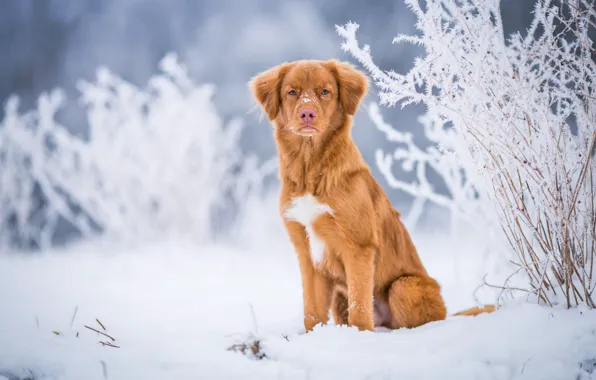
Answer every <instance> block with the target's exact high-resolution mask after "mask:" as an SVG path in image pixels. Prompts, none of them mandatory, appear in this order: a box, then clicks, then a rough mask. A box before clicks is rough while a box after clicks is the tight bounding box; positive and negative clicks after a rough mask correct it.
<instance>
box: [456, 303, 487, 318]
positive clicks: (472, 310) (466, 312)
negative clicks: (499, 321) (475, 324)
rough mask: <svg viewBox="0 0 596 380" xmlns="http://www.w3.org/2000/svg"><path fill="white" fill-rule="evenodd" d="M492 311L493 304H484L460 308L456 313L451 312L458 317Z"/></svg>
mask: <svg viewBox="0 0 596 380" xmlns="http://www.w3.org/2000/svg"><path fill="white" fill-rule="evenodd" d="M493 311H495V305H484V306H482V307H472V308H469V309H466V310H462V311H460V312H458V313H455V314H453V315H454V316H456V317H458V316H468V317H470V316H472V317H473V316H476V315H478V314H483V313H487V314H488V313H492V312H493Z"/></svg>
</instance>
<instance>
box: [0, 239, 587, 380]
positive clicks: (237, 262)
mask: <svg viewBox="0 0 596 380" xmlns="http://www.w3.org/2000/svg"><path fill="white" fill-rule="evenodd" d="M432 244H433V245H434V244H436V247H441V248H442V250H441V251H439V250H437V253H436V254H435V255H426V256H425V257H423V259H424V260H425V263H428V267H429V271H430V272H431V273H434V274H436V276H437V277H438V278H439V281H441V282H442V284H443V287H444V290H445V291H444V294H445V297H446V300H447V304H448V306H449V309H450V312H455V311H457V310H458V309H459V308H460V306H463V305H466V306H472V305H473V300H472V296H471V294H472V291H473V290H474V287H473V284H472V283H466V282H465V281H463V282H462V281H459V282H458V281H456V276H454V275H453V273H452V272H453V266H451V265H448V263H447V262H445V261H444V260H443V261H441V260H440V257H441V256H442V255H443V252H444V250H445V248H446V246H445V244H444V242H441V241H438V240H436V239H435V241H434V243H432ZM424 246H425V244H421V247H422V248H421V252H426V251H432V249H426V248H432V247H426V248H425V247H424ZM443 256H444V255H443ZM466 265H468V266H469V265H471V264H470V262H469V261H468V262H467V264H466ZM441 268H442V272H441ZM468 270H469V268H467V269H466V270H465V271H462V273H465V272H466V271H468ZM0 289H2V292H0V305H1V306H0V342H1V343H2V344H0V379H2V380H4V378H7V379H10V380H22V379H35V380H41V379H44V380H45V379H53V380H81V379H84V380H94V379H126V380H130V379H177V380H179V379H200V378H205V379H335V378H341V379H391V378H400V379H460V380H463V379H518V378H519V379H522V378H523V379H590V378H595V376H596V371H594V363H595V362H594V359H595V358H596V312H594V311H588V310H585V309H574V310H561V309H549V308H544V307H539V306H536V305H530V304H522V303H510V304H508V305H507V306H506V307H505V308H504V309H502V310H499V311H498V312H496V313H494V314H490V315H482V316H478V317H475V318H471V317H457V318H456V317H452V318H449V319H448V320H447V321H441V322H436V323H431V324H428V325H425V326H422V327H420V328H417V329H412V330H398V331H388V330H383V329H379V330H378V331H377V332H375V333H370V332H358V331H356V330H355V329H352V328H348V327H343V326H334V325H329V326H319V327H317V328H316V329H315V330H314V332H313V333H310V334H304V332H303V328H302V299H301V286H300V275H299V272H298V268H297V263H296V259H295V257H294V255H293V253H292V250H291V247H290V245H289V243H287V242H285V241H282V242H281V243H276V242H275V241H271V242H268V247H267V249H265V250H258V249H246V248H238V247H231V246H222V245H212V246H195V245H192V244H184V243H181V242H176V243H172V242H169V243H160V244H153V245H147V246H144V247H115V246H110V245H105V244H104V245H87V246H78V247H73V248H70V249H69V250H68V251H66V252H53V253H44V254H40V255H34V256H23V255H20V256H0ZM458 297H459V298H458ZM102 325H103V327H105V330H104V329H103V327H102ZM85 326H88V327H91V328H93V329H96V330H97V331H100V332H103V333H105V334H107V335H109V336H111V337H112V338H114V340H111V339H110V338H108V337H106V336H104V335H101V334H98V333H97V332H94V331H92V330H90V329H89V328H87V327H85ZM251 334H253V335H254V336H255V337H256V338H257V339H258V340H259V343H260V349H261V350H262V351H263V352H264V353H265V354H266V356H267V357H266V358H265V359H263V360H255V359H254V358H252V359H251V358H250V357H248V356H245V355H242V354H240V353H235V352H231V351H228V350H227V348H228V347H230V346H231V345H232V344H234V343H235V342H236V341H237V340H238V339H240V340H242V339H244V337H246V336H249V335H251ZM99 342H104V343H99ZM105 343H109V344H112V345H114V346H117V347H110V346H108V345H105Z"/></svg>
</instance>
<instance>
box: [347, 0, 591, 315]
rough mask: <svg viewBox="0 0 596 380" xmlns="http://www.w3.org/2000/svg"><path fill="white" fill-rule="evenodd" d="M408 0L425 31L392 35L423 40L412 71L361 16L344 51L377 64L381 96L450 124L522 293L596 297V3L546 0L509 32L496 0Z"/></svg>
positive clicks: (548, 298) (551, 299)
mask: <svg viewBox="0 0 596 380" xmlns="http://www.w3.org/2000/svg"><path fill="white" fill-rule="evenodd" d="M406 3H407V4H408V5H409V7H410V8H411V9H412V11H413V12H414V13H415V14H416V16H417V18H418V22H417V28H418V30H419V31H420V34H419V35H418V36H405V35H400V36H398V37H397V38H396V39H395V40H394V42H396V43H399V42H410V43H414V44H419V45H421V46H423V47H424V48H425V55H424V56H423V57H421V58H418V59H416V60H415V62H414V65H413V67H412V69H411V70H410V71H409V72H408V73H407V74H405V75H401V74H398V73H395V72H392V71H388V72H386V71H383V70H381V69H380V68H378V67H377V66H376V65H375V64H374V61H373V59H372V57H371V54H370V49H369V47H368V46H364V47H362V48H361V47H360V46H359V45H358V42H357V40H356V30H357V28H358V26H357V25H356V24H347V25H346V26H344V27H339V28H338V32H339V33H340V35H341V36H342V37H343V38H344V39H345V42H344V44H343V47H344V49H345V50H347V51H349V52H350V53H351V54H352V55H353V56H354V57H355V58H356V59H358V60H359V61H360V62H361V63H362V64H363V65H364V66H365V67H366V68H367V69H368V70H369V72H370V73H371V75H372V76H373V78H374V80H375V83H376V85H377V87H378V88H379V90H380V93H381V94H380V98H381V103H382V104H386V105H394V104H401V105H402V106H406V105H408V104H414V103H424V104H425V105H426V107H427V117H429V118H430V119H431V120H432V121H433V122H435V123H449V124H451V125H452V126H453V129H454V131H455V132H456V133H457V134H458V136H459V138H460V139H461V142H462V143H461V144H457V145H456V146H455V149H456V150H457V152H458V154H460V155H461V157H465V156H468V157H470V163H472V164H473V166H470V167H466V169H465V173H466V174H467V175H469V176H470V178H473V177H474V176H476V175H477V174H480V175H481V178H482V180H478V181H475V182H477V183H478V184H481V183H483V184H484V186H483V188H484V191H486V194H488V196H489V197H490V199H491V200H492V201H493V202H494V204H495V207H496V211H497V215H498V217H499V222H500V224H501V227H502V228H503V230H504V232H505V235H506V237H507V239H508V241H509V243H510V247H511V249H512V250H513V251H514V252H515V254H516V257H517V260H516V265H517V266H518V271H517V273H521V274H524V275H525V276H526V277H527V283H528V284H529V287H528V288H527V289H524V290H525V291H528V292H529V293H530V294H531V295H533V296H535V297H537V299H538V300H539V302H543V303H547V304H554V303H557V302H560V301H564V304H565V305H566V306H568V307H570V306H572V305H575V304H580V303H584V304H587V305H588V306H590V307H594V306H596V305H595V303H594V294H593V291H594V289H595V288H596V276H594V275H593V270H594V259H595V257H596V242H595V240H596V206H595V203H596V201H595V200H594V198H595V194H594V186H595V184H596V182H595V180H594V177H593V174H595V173H594V171H595V169H596V163H595V160H594V157H593V152H594V142H595V139H596V128H595V126H596V102H595V99H596V89H595V83H596V63H595V61H594V41H592V40H591V39H590V36H591V35H593V34H594V32H595V26H596V10H595V9H596V7H595V4H594V1H593V0H572V1H569V2H564V3H562V4H560V5H554V3H551V2H550V1H538V2H536V6H535V9H534V20H533V22H532V24H531V26H530V28H529V30H528V31H527V33H526V34H525V35H524V36H522V35H521V34H515V35H513V36H511V37H510V38H509V39H508V40H506V39H505V36H504V34H503V28H502V23H501V15H500V10H499V2H498V1H497V0H490V1H478V0H466V1H463V0H460V1H443V0H428V1H425V2H424V3H422V2H419V1H417V0H407V1H406ZM507 286H508V284H505V287H507Z"/></svg>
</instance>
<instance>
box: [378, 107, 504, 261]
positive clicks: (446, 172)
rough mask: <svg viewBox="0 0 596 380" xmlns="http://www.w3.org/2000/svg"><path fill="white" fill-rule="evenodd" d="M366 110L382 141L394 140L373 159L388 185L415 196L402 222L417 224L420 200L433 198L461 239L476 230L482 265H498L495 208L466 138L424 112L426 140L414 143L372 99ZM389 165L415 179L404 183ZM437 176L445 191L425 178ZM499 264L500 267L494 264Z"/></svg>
mask: <svg viewBox="0 0 596 380" xmlns="http://www.w3.org/2000/svg"><path fill="white" fill-rule="evenodd" d="M368 114H369V117H370V119H371V121H372V122H373V124H374V125H375V126H376V127H377V129H379V130H380V131H381V132H383V133H384V134H385V137H386V139H387V141H390V142H392V143H394V144H395V145H396V148H395V150H394V151H393V152H391V153H386V152H384V151H383V150H381V149H378V150H377V152H376V164H377V167H378V168H379V171H380V172H381V174H382V175H383V176H384V178H385V180H386V181H387V184H388V185H389V186H390V187H391V188H394V189H397V190H399V191H402V192H404V193H406V194H408V195H410V196H412V197H413V198H414V200H413V202H412V207H411V209H410V211H409V213H408V214H407V217H406V220H405V223H406V224H407V225H408V226H409V227H410V228H412V229H414V228H416V225H417V223H418V220H419V218H420V217H421V215H422V214H423V212H424V208H425V205H426V204H427V203H432V204H434V205H437V206H440V207H442V208H445V209H447V210H448V211H449V215H450V223H449V224H450V229H451V231H450V232H451V237H452V238H453V239H455V240H457V239H465V238H466V237H467V236H469V235H470V231H474V234H481V235H482V236H483V237H484V239H483V240H484V243H483V244H482V246H481V249H482V250H483V252H481V253H482V254H483V256H484V257H483V258H484V260H485V267H486V269H487V270H488V269H489V267H490V268H491V269H492V270H494V269H495V266H498V267H503V266H504V263H505V262H506V260H504V257H503V256H504V255H505V253H506V252H507V251H506V250H505V245H504V243H505V240H504V238H503V234H502V230H501V227H500V225H499V221H498V218H497V215H496V212H495V208H494V204H493V202H492V201H491V200H490V198H489V197H488V194H487V192H486V191H485V190H484V183H483V181H482V177H481V176H479V175H477V174H478V173H477V171H476V169H475V167H474V161H473V160H472V159H471V157H470V155H469V152H468V150H467V149H466V146H465V144H466V142H465V140H463V139H462V138H461V135H460V134H457V133H456V132H455V130H454V129H453V128H451V127H450V126H449V122H448V121H446V120H441V119H439V118H435V117H433V116H435V115H430V114H426V115H423V116H421V117H420V118H419V121H420V122H421V124H422V126H423V128H424V136H425V137H426V139H427V140H428V142H430V145H429V146H427V147H419V146H418V145H416V143H415V142H414V138H413V136H412V134H411V133H408V132H403V131H400V130H398V129H396V128H394V127H392V126H391V125H389V124H388V123H386V122H385V120H384V119H383V116H382V115H381V111H380V109H379V107H378V105H377V104H376V103H371V104H370V105H369V108H368ZM394 164H400V165H401V168H402V169H403V170H404V171H406V172H410V171H413V172H414V173H415V180H414V181H413V182H408V181H406V180H402V179H400V178H398V177H396V176H395V174H394V170H393V169H394ZM431 175H434V176H438V177H439V178H440V179H441V181H442V182H443V184H444V186H445V189H446V190H445V191H444V192H439V191H437V190H436V186H433V185H432V184H431V180H429V177H430V176H431ZM498 269H501V268H498Z"/></svg>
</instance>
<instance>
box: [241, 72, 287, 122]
mask: <svg viewBox="0 0 596 380" xmlns="http://www.w3.org/2000/svg"><path fill="white" fill-rule="evenodd" d="M288 68H289V64H288V63H282V64H281V65H278V66H275V67H273V68H271V69H269V70H267V71H264V72H262V73H260V74H258V75H256V76H255V77H254V78H253V79H252V80H251V81H250V83H249V87H250V88H251V90H252V92H253V96H254V97H255V98H256V99H257V101H258V102H259V104H260V105H261V107H263V110H264V111H265V113H267V116H268V117H269V120H274V119H275V118H276V117H277V114H278V112H279V107H280V105H281V100H280V91H281V82H282V80H283V77H284V75H285V74H286V72H287V71H288Z"/></svg>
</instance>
